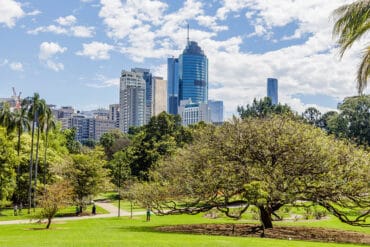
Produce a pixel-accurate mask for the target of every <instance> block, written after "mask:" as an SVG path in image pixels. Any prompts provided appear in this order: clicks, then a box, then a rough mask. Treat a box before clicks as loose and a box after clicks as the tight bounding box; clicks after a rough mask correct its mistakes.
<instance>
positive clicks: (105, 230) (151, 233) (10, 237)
mask: <svg viewBox="0 0 370 247" xmlns="http://www.w3.org/2000/svg"><path fill="white" fill-rule="evenodd" d="M222 222H225V223H226V222H228V223H230V222H235V221H233V220H230V219H225V218H220V219H207V218H204V217H202V216H200V215H196V216H189V215H180V216H153V217H152V221H151V222H145V220H144V216H140V217H135V218H134V219H132V220H131V219H129V218H127V217H122V218H108V219H91V220H81V221H66V222H55V223H53V224H52V225H51V228H52V229H51V230H36V229H41V228H43V227H45V226H44V225H37V224H27V225H7V226H0V246H4V247H7V246H78V247H80V246H82V247H84V246H109V247H112V246H146V247H147V246H212V247H216V246H247V247H248V246H259V247H264V246H266V247H267V246H276V247H295V246H303V247H321V246H322V247H324V246H329V247H331V246H333V247H334V246H338V247H341V246H343V247H350V246H363V245H351V244H336V243H319V242H306V241H293V240H291V241H289V240H274V239H261V238H243V237H223V236H206V235H190V234H178V233H161V232H156V231H155V229H154V227H155V226H162V225H175V224H197V223H222ZM284 224H290V225H296V223H284ZM305 225H307V226H321V227H330V228H340V229H348V230H357V231H361V232H365V233H368V234H370V228H360V227H351V226H346V225H344V224H342V223H340V222H339V221H337V220H336V219H329V220H325V221H320V222H312V223H308V224H305Z"/></svg>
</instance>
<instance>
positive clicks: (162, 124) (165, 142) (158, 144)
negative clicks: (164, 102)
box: [127, 112, 191, 179]
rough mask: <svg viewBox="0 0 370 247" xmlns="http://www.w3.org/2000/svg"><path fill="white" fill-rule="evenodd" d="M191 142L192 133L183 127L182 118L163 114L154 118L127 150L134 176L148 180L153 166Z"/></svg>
mask: <svg viewBox="0 0 370 247" xmlns="http://www.w3.org/2000/svg"><path fill="white" fill-rule="evenodd" d="M190 141H191V132H190V130H189V129H187V128H185V127H183V126H181V119H180V116H178V115H170V114H167V113H166V112H162V113H160V114H159V115H157V116H155V117H152V118H151V119H150V121H149V123H148V124H147V125H144V126H142V127H141V128H140V131H138V132H136V134H135V135H134V136H133V138H132V144H131V145H130V146H129V147H128V149H127V152H128V155H129V156H130V161H131V162H130V167H131V171H132V175H134V176H136V177H138V178H140V179H147V178H148V177H147V171H148V170H149V168H150V167H151V166H152V165H153V164H155V163H156V162H157V161H158V160H159V159H160V158H161V157H163V156H167V155H171V154H172V153H173V152H174V151H175V150H176V149H177V148H179V147H182V146H183V145H184V144H185V143H188V142H190Z"/></svg>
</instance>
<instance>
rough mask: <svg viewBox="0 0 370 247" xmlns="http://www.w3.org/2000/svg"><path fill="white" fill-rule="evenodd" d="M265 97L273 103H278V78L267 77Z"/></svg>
mask: <svg viewBox="0 0 370 247" xmlns="http://www.w3.org/2000/svg"><path fill="white" fill-rule="evenodd" d="M267 97H269V98H270V99H271V102H272V104H273V105H277V104H278V102H279V100H278V80H277V79H275V78H267Z"/></svg>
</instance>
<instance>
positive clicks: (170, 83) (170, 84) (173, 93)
mask: <svg viewBox="0 0 370 247" xmlns="http://www.w3.org/2000/svg"><path fill="white" fill-rule="evenodd" d="M178 106H179V59H177V58H168V59H167V112H168V113H170V114H174V115H175V114H177V108H178Z"/></svg>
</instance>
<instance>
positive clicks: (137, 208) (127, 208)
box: [112, 200, 146, 212]
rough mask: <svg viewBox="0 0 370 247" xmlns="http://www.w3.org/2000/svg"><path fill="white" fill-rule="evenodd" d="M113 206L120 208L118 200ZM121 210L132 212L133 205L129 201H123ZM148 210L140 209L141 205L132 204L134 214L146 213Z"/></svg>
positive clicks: (113, 202)
mask: <svg viewBox="0 0 370 247" xmlns="http://www.w3.org/2000/svg"><path fill="white" fill-rule="evenodd" d="M112 204H113V205H114V206H116V207H118V200H117V201H112ZM121 209H122V210H125V211H127V212H130V210H131V205H130V202H129V201H121ZM145 211H146V209H145V208H142V207H140V206H139V205H137V204H135V203H132V212H145Z"/></svg>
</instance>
